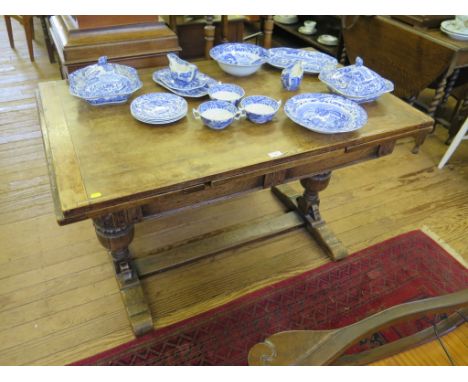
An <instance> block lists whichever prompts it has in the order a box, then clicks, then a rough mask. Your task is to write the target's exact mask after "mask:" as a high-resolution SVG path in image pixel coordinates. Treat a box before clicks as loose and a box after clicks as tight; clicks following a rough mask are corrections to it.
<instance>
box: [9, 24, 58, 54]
mask: <svg viewBox="0 0 468 382" xmlns="http://www.w3.org/2000/svg"><path fill="white" fill-rule="evenodd" d="M33 17H34V16H4V19H5V25H6V28H7V33H8V40H9V41H10V47H11V49H15V41H14V39H13V28H12V27H11V19H15V20H16V21H18V22H19V23H20V24H21V25H22V26H23V28H24V33H25V35H26V43H27V44H28V52H29V59H30V60H31V62H34V50H33V39H34V19H33ZM37 17H39V18H40V20H41V25H42V30H43V33H44V39H45V43H46V47H47V54H48V55H49V61H50V63H54V62H55V57H54V51H53V47H52V43H51V40H50V36H49V28H48V25H47V16H37Z"/></svg>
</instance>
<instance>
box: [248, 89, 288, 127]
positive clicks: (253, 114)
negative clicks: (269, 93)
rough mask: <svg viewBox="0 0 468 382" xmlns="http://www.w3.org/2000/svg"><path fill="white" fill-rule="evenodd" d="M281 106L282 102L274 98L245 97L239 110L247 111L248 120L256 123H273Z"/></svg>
mask: <svg viewBox="0 0 468 382" xmlns="http://www.w3.org/2000/svg"><path fill="white" fill-rule="evenodd" d="M280 106H281V101H276V100H274V99H273V98H270V97H266V96H260V95H253V96H249V97H245V98H243V99H242V101H241V102H240V104H239V110H242V111H245V114H246V115H247V119H249V120H250V121H252V122H254V123H266V122H268V121H271V120H272V119H273V117H274V116H275V114H276V113H277V112H278V110H279V108H280Z"/></svg>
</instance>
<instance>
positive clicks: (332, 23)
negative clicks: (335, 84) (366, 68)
mask: <svg viewBox="0 0 468 382" xmlns="http://www.w3.org/2000/svg"><path fill="white" fill-rule="evenodd" d="M298 19H299V22H297V23H295V24H283V23H280V22H277V21H275V22H274V24H275V39H276V40H278V41H281V43H282V45H286V46H290V45H291V44H292V45H293V46H295V47H298V48H303V47H313V48H315V49H317V50H319V51H321V52H324V53H327V54H329V55H330V56H333V57H336V58H337V59H338V60H339V59H340V57H341V50H342V44H341V21H340V18H339V16H305V15H300V16H298ZM305 20H314V21H316V22H317V32H315V33H314V34H313V35H305V34H302V33H300V32H299V31H298V29H299V27H300V26H302V25H304V21H305ZM322 34H330V35H333V36H336V37H337V38H338V39H339V40H340V43H339V44H338V45H337V46H328V45H324V44H321V43H319V42H318V41H317V38H318V37H319V36H320V35H322Z"/></svg>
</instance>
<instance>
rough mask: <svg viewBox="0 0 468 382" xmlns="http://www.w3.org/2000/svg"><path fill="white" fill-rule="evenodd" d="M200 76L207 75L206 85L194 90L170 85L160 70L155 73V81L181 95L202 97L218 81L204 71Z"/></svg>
mask: <svg viewBox="0 0 468 382" xmlns="http://www.w3.org/2000/svg"><path fill="white" fill-rule="evenodd" d="M198 76H204V77H206V78H207V82H206V84H205V85H204V86H202V87H200V88H196V89H192V90H176V89H173V88H171V87H169V86H168V85H166V84H165V83H164V82H163V81H162V79H161V74H160V71H159V70H157V71H156V72H154V73H153V81H154V82H156V83H157V84H158V85H160V86H162V87H163V88H165V89H167V90H169V91H171V92H172V93H174V94H177V95H179V96H181V97H191V98H200V97H204V96H206V95H207V94H208V89H209V87H210V86H212V85H215V84H217V83H218V81H216V80H215V79H214V78H211V77H210V76H207V75H206V74H203V73H199V74H198Z"/></svg>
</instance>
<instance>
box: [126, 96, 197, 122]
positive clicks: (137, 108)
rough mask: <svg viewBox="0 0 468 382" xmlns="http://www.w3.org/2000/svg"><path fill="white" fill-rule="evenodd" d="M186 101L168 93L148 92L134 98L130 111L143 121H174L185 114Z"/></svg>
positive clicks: (186, 108)
mask: <svg viewBox="0 0 468 382" xmlns="http://www.w3.org/2000/svg"><path fill="white" fill-rule="evenodd" d="M187 110H188V105H187V101H186V100H185V99H183V98H182V97H179V96H177V95H175V94H170V93H148V94H144V95H142V96H140V97H137V98H135V99H134V100H133V101H132V103H131V104H130V112H131V114H132V116H133V117H134V118H135V119H138V120H139V121H142V122H145V123H152V124H164V123H171V122H175V121H177V120H179V119H181V118H183V117H184V116H185V115H186V114H187Z"/></svg>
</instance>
